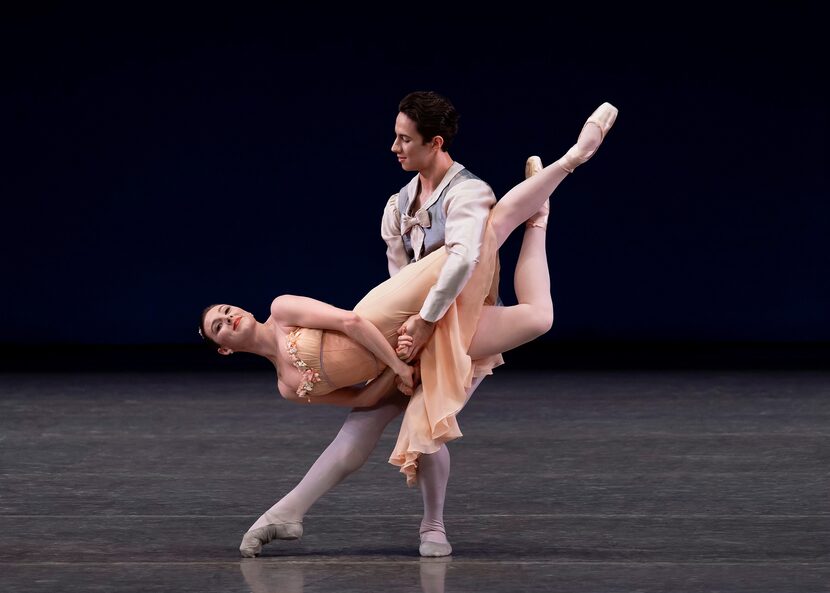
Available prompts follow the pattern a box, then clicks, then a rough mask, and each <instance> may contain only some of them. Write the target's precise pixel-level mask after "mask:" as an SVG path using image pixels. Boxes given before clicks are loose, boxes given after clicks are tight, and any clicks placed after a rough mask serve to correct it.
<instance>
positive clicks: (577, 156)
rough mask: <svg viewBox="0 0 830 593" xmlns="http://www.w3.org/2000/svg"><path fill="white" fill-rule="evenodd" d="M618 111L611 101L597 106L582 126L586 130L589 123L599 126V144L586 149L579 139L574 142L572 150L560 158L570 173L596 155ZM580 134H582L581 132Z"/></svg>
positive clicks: (563, 166) (560, 164)
mask: <svg viewBox="0 0 830 593" xmlns="http://www.w3.org/2000/svg"><path fill="white" fill-rule="evenodd" d="M617 113H619V110H618V109H617V108H616V107H614V106H613V105H611V103H607V102H606V103H603V104H602V105H600V106H599V107H597V109H596V111H594V112H593V113H592V114H591V116H590V117H589V118H588V120H587V121H586V122H585V125H584V126H582V130H583V131H584V130H585V127H586V126H587V125H588V124H594V125H595V126H597V127H598V128H599V133H600V140H599V144H597V145H596V146H595V147H594V148H593V149H591V150H588V151H585V149H584V148H582V147H580V146H579V140H577V142H576V144H574V145H573V146H572V147H571V148H570V150H568V152H566V153H565V156H563V157H562V158H561V159H559V161H558V163H559V166H560V167H562V168H563V169H565V171H567V172H568V173H573V172H574V169H576V168H577V167H578V166H579V165H581V164H582V163H584V162H585V161H587V160H588V159H590V158H591V157H592V156H594V153H595V152H596V151H597V148H599V145H600V144H602V141H603V140H605V136H606V134H608V130H610V129H611V126H613V125H614V122H615V121H616V119H617ZM580 136H582V133H581V132H580Z"/></svg>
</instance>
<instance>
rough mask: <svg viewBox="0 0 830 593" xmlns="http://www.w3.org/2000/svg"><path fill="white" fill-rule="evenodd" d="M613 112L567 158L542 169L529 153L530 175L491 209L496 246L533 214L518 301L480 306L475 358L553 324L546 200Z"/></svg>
mask: <svg viewBox="0 0 830 593" xmlns="http://www.w3.org/2000/svg"><path fill="white" fill-rule="evenodd" d="M616 116H617V109H616V108H615V107H613V106H612V105H610V104H608V103H603V104H602V105H601V106H600V107H599V109H597V110H596V111H595V112H594V113H593V114H592V115H591V117H590V118H588V121H587V122H586V123H585V126H584V127H583V128H582V132H581V133H580V135H579V139H578V140H577V143H576V144H575V145H574V146H573V147H572V148H571V149H570V150H569V151H568V152H567V153H566V154H565V156H563V157H562V158H561V159H559V160H558V161H557V162H555V163H553V164H552V165H548V166H547V167H545V168H544V169H541V164H539V167H536V168H534V167H532V166H531V161H532V159H533V158H534V157H531V159H529V160H528V165H529V170H528V174H529V177H528V179H526V180H525V181H523V182H522V183H520V184H519V185H517V186H516V187H514V188H513V189H511V190H510V191H509V192H508V193H507V194H506V195H505V196H504V197H503V198H502V199H501V200H500V201H499V202H498V203H497V204H496V206H495V207H494V208H493V219H492V223H491V224H492V225H493V227H494V228H495V231H496V237H497V239H498V242H499V245H502V244H503V243H504V241H505V240H506V239H507V236H508V235H509V234H510V232H511V231H513V229H515V228H516V227H517V226H519V225H520V224H522V223H523V222H525V221H527V220H528V218H530V216H531V215H533V214H534V213H536V216H534V221H531V222H530V223H528V225H527V226H526V228H525V231H524V232H525V234H524V239H523V241H522V249H521V252H520V253H519V260H518V262H517V263H516V273H515V276H514V279H513V282H514V288H515V291H516V298H517V299H518V301H519V304H518V305H514V306H512V307H484V308H483V309H482V311H481V316H480V317H479V320H478V326H477V328H476V333H475V335H474V336H473V340H472V342H471V344H470V348H469V351H468V353H469V355H470V357H471V358H472V359H473V360H476V359H479V358H484V357H487V356H491V355H493V354H499V353H501V352H506V351H508V350H510V349H512V348H515V347H517V346H520V345H522V344H525V343H527V342H529V341H531V340H533V339H535V338H537V337H539V336H541V335H542V334H544V333H545V332H547V331H548V330H549V329H550V327H551V324H553V301H552V300H551V296H550V273H549V272H548V261H547V252H546V249H545V227H546V226H547V210H548V199H549V196H550V194H551V192H553V190H554V189H556V187H557V186H558V185H559V183H560V182H561V181H562V180H563V179H564V178H565V176H566V175H567V174H568V173H572V172H573V170H574V168H575V167H577V166H578V165H580V164H582V163H584V162H585V161H587V160H588V159H589V158H591V156H593V154H594V152H596V149H597V147H599V145H600V143H601V142H602V140H603V137H604V135H605V134H606V133H607V132H608V130H609V129H610V128H611V126H612V125H613V123H614V120H615V119H616ZM539 169H541V170H539Z"/></svg>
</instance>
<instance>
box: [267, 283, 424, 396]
mask: <svg viewBox="0 0 830 593" xmlns="http://www.w3.org/2000/svg"><path fill="white" fill-rule="evenodd" d="M271 316H272V317H273V318H274V319H275V320H276V321H277V322H279V323H281V324H282V325H287V326H293V327H308V328H313V329H329V330H334V331H339V332H342V333H344V334H346V335H347V336H349V337H350V338H352V339H353V340H354V341H356V342H357V343H359V344H360V345H361V346H363V347H364V348H366V349H367V350H369V351H370V352H371V353H372V354H374V355H375V356H376V357H377V358H378V359H379V360H380V361H381V362H383V364H385V365H386V366H387V367H389V368H390V369H392V370H393V371H394V373H395V374H396V375H398V376H399V377H400V378H401V381H403V383H404V384H405V385H407V386H408V387H412V385H413V379H412V373H413V371H412V368H411V367H410V366H409V365H408V364H406V363H405V362H403V361H401V359H399V358H398V355H397V354H396V353H395V350H394V348H392V346H390V345H389V342H387V341H386V338H384V337H383V334H382V333H380V330H379V329H378V328H376V327H375V326H374V325H372V323H370V322H369V321H366V320H365V319H363V318H362V317H360V316H359V315H358V314H357V313H355V312H354V311H346V310H345V309H338V308H337V307H333V306H332V305H329V304H326V303H324V302H322V301H318V300H315V299H310V298H308V297H301V296H294V295H282V296H278V297H277V298H275V299H274V300H273V302H272V303H271Z"/></svg>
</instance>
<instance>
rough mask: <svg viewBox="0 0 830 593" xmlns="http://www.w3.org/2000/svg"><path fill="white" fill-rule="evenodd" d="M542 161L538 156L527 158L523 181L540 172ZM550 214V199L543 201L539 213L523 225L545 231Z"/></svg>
mask: <svg viewBox="0 0 830 593" xmlns="http://www.w3.org/2000/svg"><path fill="white" fill-rule="evenodd" d="M542 169H543V167H542V159H540V158H539V157H538V156H531V157H528V158H527V162H526V163H525V179H527V178H529V177H533V176H534V175H536V174H538V173H540V172H541V171H542ZM549 213H550V198H548V199H547V200H545V204H544V205H543V206H542V207H541V208H539V211H538V212H537V213H536V214H534V215H533V216H531V217H530V218H529V219H528V221H527V222H526V223H525V224H526V225H527V226H528V228H529V227H534V226H535V227H539V228H541V229H546V228H547V227H548V214H549Z"/></svg>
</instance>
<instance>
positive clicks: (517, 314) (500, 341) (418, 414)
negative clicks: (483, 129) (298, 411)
mask: <svg viewBox="0 0 830 593" xmlns="http://www.w3.org/2000/svg"><path fill="white" fill-rule="evenodd" d="M616 115H617V109H616V108H615V107H613V106H612V105H610V104H608V103H604V104H602V105H601V106H600V107H599V108H598V109H597V110H596V111H595V112H594V113H593V114H592V115H591V117H589V118H588V120H587V122H586V123H585V125H584V126H583V128H582V132H581V133H580V135H579V138H578V140H577V143H576V144H575V145H574V146H573V147H571V149H569V150H568V151H567V152H566V153H565V155H564V156H563V157H562V158H560V159H559V160H558V161H556V162H555V163H553V164H552V165H549V166H548V167H545V168H544V169H542V170H541V171H539V172H538V173H537V174H536V175H533V176H531V177H529V178H528V179H526V180H525V181H523V182H522V183H520V184H519V185H517V186H515V187H514V188H513V189H511V190H510V191H509V192H508V193H507V194H506V195H505V196H504V197H503V198H502V199H501V200H499V201H498V202H497V203H496V205H495V206H494V207H493V209H492V211H491V214H490V218H489V220H488V224H487V227H486V229H485V232H484V236H483V237H482V244H481V249H480V260H479V263H478V264H477V266H476V269H475V271H474V272H473V275H472V277H471V278H470V280H469V281H468V283H467V285H466V286H465V288H464V290H463V291H462V292H461V294H460V295H459V296H458V298H457V299H456V301H455V302H454V303H453V305H452V306H451V308H450V310H449V311H447V313H446V314H445V315H444V317H443V318H442V319H441V320H440V321H439V322H437V323H436V328H435V332H434V334H433V336H432V338H431V339H430V341H429V342H428V343H427V345H426V346H425V347H424V348H423V350H422V351H421V354H420V368H421V384H420V385H418V386H417V389H415V390H414V395H413V396H412V398H411V399H410V402H409V404H408V405H407V408H406V412H405V414H404V419H403V423H402V426H401V431H400V434H399V437H398V442H397V444H396V446H395V449H394V451H393V453H392V456H391V457H390V460H389V461H390V463H392V464H394V465H398V466H400V467H401V472H402V473H404V474H405V475H406V478H407V483H409V484H412V483H413V482H414V480H415V476H416V469H417V459H418V457H419V456H420V455H421V454H423V453H434V452H435V451H437V450H438V448H440V447H441V445H442V444H443V443H446V442H448V441H450V440H453V439H455V438H457V437H459V436H461V432H460V430H459V428H458V424H457V422H456V420H455V416H456V415H457V413H458V412H459V411H460V410H461V409H462V408H463V406H464V404H465V403H466V390H467V388H468V387H469V386H470V384H471V381H472V378H473V376H481V375H482V374H485V373H488V372H490V370H491V369H492V367H493V366H495V365H496V364H498V363H499V362H500V360H501V358H500V354H501V353H502V352H505V351H507V350H510V349H512V348H515V347H517V346H519V345H521V344H524V343H526V342H528V341H530V340H532V339H534V338H536V337H538V336H540V335H542V334H544V333H545V332H547V331H548V329H550V326H551V323H552V321H553V305H552V302H551V297H550V279H549V273H548V267H547V257H546V252H545V233H544V229H545V228H546V225H547V216H548V197H549V196H550V194H551V193H552V192H553V190H554V189H555V188H556V187H557V186H558V185H559V183H560V182H561V181H562V180H563V179H564V178H565V177H566V176H567V174H568V173H572V172H573V170H574V168H575V167H577V166H579V165H580V164H582V163H584V162H586V161H587V160H588V159H589V158H590V157H591V156H593V154H594V153H595V151H596V149H597V148H598V147H599V145H600V143H601V142H602V140H603V139H604V136H605V134H607V132H608V130H609V129H610V128H611V126H612V125H613V123H614V120H615V119H616ZM529 162H530V161H529ZM525 222H526V225H525V226H526V229H525V235H524V239H523V243H522V248H521V252H520V255H519V260H518V262H517V265H516V272H515V277H514V284H515V291H516V296H517V299H518V301H519V304H518V305H514V306H510V307H496V306H492V305H493V304H494V303H493V297H494V295H495V294H496V292H497V291H496V288H497V285H496V283H497V254H498V248H499V247H500V246H501V245H502V244H503V243H504V241H505V240H506V239H507V237H508V235H509V234H510V232H512V231H513V230H514V229H515V228H517V227H518V226H519V225H521V224H522V223H525ZM446 257H447V255H446V250H443V249H440V250H438V251H435V252H433V253H432V254H430V255H428V256H427V257H425V258H423V259H421V260H419V261H417V262H414V263H412V264H410V265H408V266H406V267H405V268H403V269H402V270H401V271H400V272H399V273H398V274H396V275H395V276H393V277H392V278H390V279H389V280H387V281H385V282H384V283H382V284H380V285H379V286H377V287H376V288H374V289H373V290H372V291H371V292H369V294H367V295H366V297H364V298H363V299H362V300H361V301H360V303H358V305H357V306H356V307H355V308H354V310H353V311H346V310H343V309H338V308H335V307H333V306H331V305H328V304H325V303H322V302H320V301H316V300H314V299H309V298H306V297H299V296H291V295H284V296H280V297H277V298H276V299H274V301H273V302H272V305H271V315H270V317H269V318H268V319H267V320H266V321H265V322H264V323H260V322H258V321H256V320H255V319H254V317H253V315H251V314H250V313H248V312H247V311H245V310H243V309H240V308H238V307H234V306H232V305H214V306H211V307H208V308H207V309H206V310H205V312H204V313H203V316H202V325H201V328H202V332H203V336H204V337H205V338H206V339H209V340H211V341H213V342H214V343H215V344H216V345H217V346H218V350H219V353H220V354H230V353H232V352H233V351H244V352H251V353H254V354H259V355H261V356H264V357H266V358H268V360H270V361H271V362H272V363H273V364H274V366H275V368H276V370H277V385H278V389H279V391H280V393H281V394H282V395H283V397H285V398H286V399H291V400H296V401H303V402H308V403H328V404H334V405H344V406H348V407H361V406H372V405H374V404H375V403H377V402H378V401H380V400H381V399H382V398H384V397H386V396H387V395H389V394H390V393H392V392H394V391H395V389H394V387H395V377H396V376H397V377H398V380H399V383H400V385H401V387H402V389H403V390H404V391H408V392H410V393H412V388H413V386H414V377H413V369H412V367H410V366H409V365H406V364H405V363H403V362H402V360H401V359H402V358H407V357H408V347H409V345H410V344H411V341H410V340H409V338H408V336H406V335H399V329H400V328H401V327H402V325H403V324H404V323H405V322H406V320H407V319H408V318H409V317H410V316H411V315H413V314H415V313H417V312H418V311H419V310H420V308H421V306H422V304H423V302H424V299H425V298H426V296H427V293H428V292H429V289H430V288H431V287H432V286H433V285H434V283H435V281H436V279H437V274H438V273H439V272H440V270H441V266H442V264H443V262H444V260H445V258H446ZM282 344H284V346H281V345H282ZM301 534H302V523H301V521H288V522H283V523H279V524H274V523H270V524H267V525H261V526H258V525H257V523H255V524H254V526H253V527H252V529H251V530H250V531H248V532H247V533H246V534H245V537H244V538H243V542H242V545H241V546H240V550H241V551H242V553H243V555H251V556H253V555H256V554H258V553H259V551H260V549H261V546H262V545H263V544H265V543H268V542H269V541H271V540H272V539H274V538H279V539H296V538H297V537H299V536H300V535H301Z"/></svg>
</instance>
